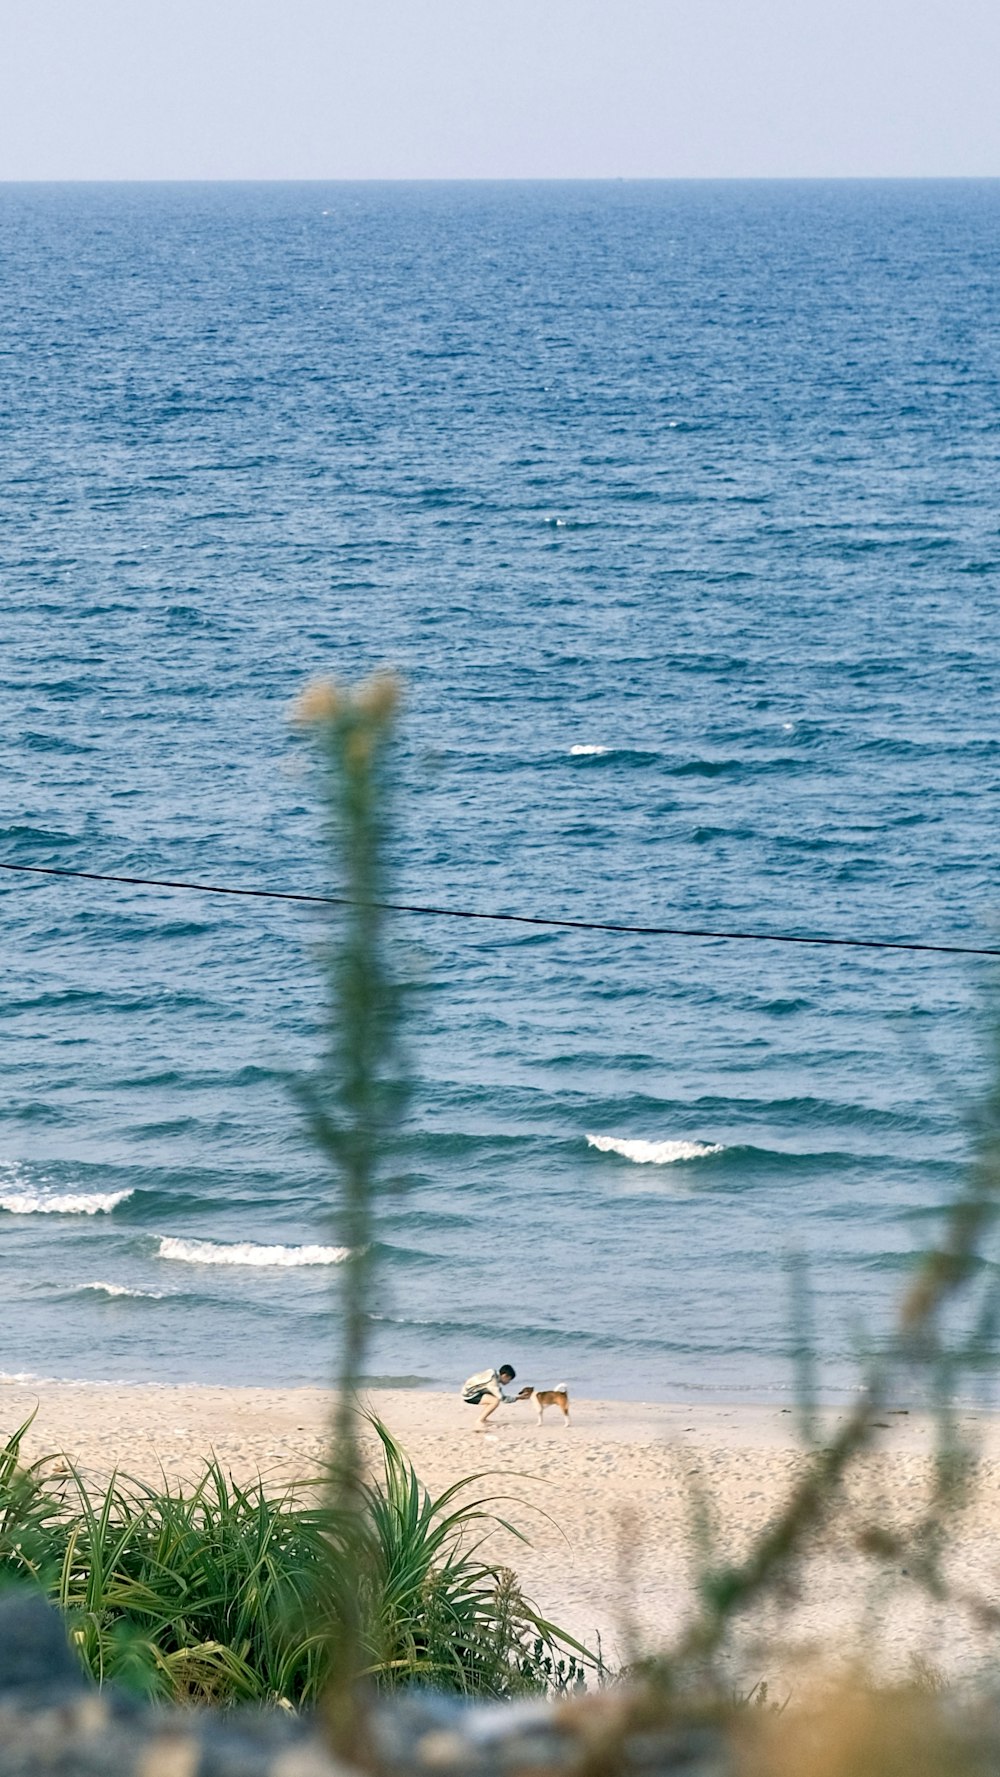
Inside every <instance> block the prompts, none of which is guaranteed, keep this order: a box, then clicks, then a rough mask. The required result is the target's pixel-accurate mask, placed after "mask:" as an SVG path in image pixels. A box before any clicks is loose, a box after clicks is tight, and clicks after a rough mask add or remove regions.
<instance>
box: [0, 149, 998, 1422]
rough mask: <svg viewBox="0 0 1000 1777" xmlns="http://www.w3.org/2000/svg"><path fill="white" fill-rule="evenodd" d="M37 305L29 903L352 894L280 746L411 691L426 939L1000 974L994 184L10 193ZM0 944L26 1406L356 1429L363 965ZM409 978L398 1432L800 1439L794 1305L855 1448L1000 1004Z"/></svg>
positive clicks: (832, 985) (28, 399) (789, 976)
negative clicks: (295, 730)
mask: <svg viewBox="0 0 1000 1777" xmlns="http://www.w3.org/2000/svg"><path fill="white" fill-rule="evenodd" d="M0 256H2V265H3V277H2V279H0V338H2V340H3V351H4V359H3V376H2V378H0V596H2V608H3V626H2V646H0V755H2V756H0V766H2V782H3V786H4V796H3V808H2V811H0V858H2V859H4V860H7V861H10V862H14V863H25V864H53V865H58V866H63V867H70V868H75V869H83V870H97V871H101V870H104V871H113V872H117V873H120V874H125V875H146V876H168V877H174V878H187V879H192V878H194V879H202V880H206V881H213V882H221V883H225V882H231V883H234V884H239V885H245V886H270V887H275V888H282V889H285V888H291V889H303V890H306V891H310V892H317V891H323V890H328V889H331V888H332V889H334V890H335V889H336V887H337V884H336V882H332V881H331V878H330V874H329V867H328V863H327V859H326V856H325V852H324V848H323V841H322V821H321V816H320V810H319V805H318V797H317V786H316V784H315V781H314V779H313V776H312V772H311V768H310V764H309V761H308V759H307V756H306V750H305V748H304V747H303V745H302V743H301V741H298V740H296V739H295V738H294V737H293V736H291V735H290V732H289V728H288V723H287V711H288V707H289V704H290V702H291V700H292V699H293V698H294V696H295V695H296V693H297V692H298V690H299V689H300V688H301V686H302V684H303V683H304V681H306V680H307V679H308V678H309V677H310V676H311V675H314V674H317V673H333V674H334V675H336V676H338V677H340V678H342V679H345V680H353V679H356V678H358V677H360V676H361V675H363V674H365V673H367V672H369V671H370V670H371V669H372V668H373V667H374V666H376V665H378V664H381V663H384V662H391V663H394V664H395V665H397V666H398V667H399V668H400V670H401V671H402V672H403V674H404V675H405V678H406V681H407V699H406V719H405V726H404V732H403V736H402V741H401V747H400V759H399V793H398V798H397V819H398V828H399V838H398V845H397V873H396V884H395V887H396V890H397V891H398V898H399V899H400V900H405V901H410V902H419V903H425V904H427V903H429V904H431V905H435V906H451V907H458V908H461V907H466V908H485V909H494V910H509V911H511V912H521V913H548V914H552V915H554V916H556V917H561V918H566V919H571V920H573V919H582V920H588V919H590V920H594V919H596V920H604V921H610V922H616V923H624V924H639V925H643V924H645V925H650V924H655V925H678V926H699V927H704V928H707V929H713V928H718V927H721V928H735V929H748V928H749V929H755V930H763V931H773V932H781V931H785V932H793V933H794V932H799V933H803V932H805V933H808V932H818V933H824V932H826V933H831V934H834V935H837V934H840V935H857V936H864V937H867V936H876V937H885V938H890V939H932V940H940V941H943V942H946V943H947V942H949V941H950V942H956V943H964V944H976V943H986V944H995V943H996V942H997V936H996V933H997V927H996V917H997V914H998V911H1000V831H998V821H997V791H998V786H1000V538H998V531H997V487H998V484H1000V426H998V422H997V416H998V414H1000V289H998V284H1000V183H993V182H990V181H985V182H982V183H976V182H969V183H962V182H957V181H951V182H942V183H941V184H912V185H907V184H900V185H893V184H880V183H878V182H871V183H865V184H858V185H852V184H851V183H849V182H836V183H831V184H827V185H824V184H823V183H821V182H818V183H809V184H802V185H796V184H774V185H768V184H752V183H750V184H734V185H723V184H719V185H715V184H711V183H697V184H690V185H685V184H676V185H673V184H664V185H657V184H630V183H628V182H625V183H609V184H606V185H587V184H574V185H567V186H547V185H527V186H513V185H512V186H504V185H478V184H477V185H468V186H461V185H455V186H413V187H406V186H378V185H358V186H350V185H332V186H318V185H303V186H260V187H253V186H245V185H244V186H235V185H234V186H228V187H223V186H219V187H211V186H190V187H180V186H174V187H171V186H149V187H139V186H132V187H129V186H120V187H110V186H109V187H98V186H83V185H74V186H72V187H63V188H60V187H54V186H48V187H45V186H22V187H17V186H5V187H2V188H0ZM0 909H2V914H3V922H4V925H3V931H4V950H3V956H4V986H3V995H2V997H0V1020H2V1025H0V1040H2V1050H0V1052H2V1056H3V1092H2V1094H0V1163H2V1164H0V1206H2V1210H0V1299H2V1301H3V1305H4V1327H5V1335H4V1358H3V1361H4V1363H5V1365H6V1366H7V1368H8V1370H9V1372H10V1373H15V1372H16V1373H18V1374H29V1375H32V1374H33V1375H48V1376H53V1375H54V1376H80V1377H86V1378H91V1379H95V1380H99V1379H102V1378H105V1379H108V1378H118V1379H124V1380H134V1381H141V1380H146V1379H156V1380H165V1379H168V1378H177V1379H185V1378H188V1379H194V1380H201V1381H213V1382H223V1383H225V1382H248V1383H250V1382H254V1383H269V1384H270V1383H280V1382H317V1381H321V1380H323V1379H324V1378H326V1377H328V1376H329V1375H330V1374H331V1373H332V1369H333V1354H332V1348H333V1331H332V1327H333V1312H334V1310H333V1303H334V1299H335V1295H336V1287H337V1279H338V1277H340V1278H342V1277H343V1268H342V1265H341V1264H339V1263H338V1258H337V1255H338V1252H339V1250H340V1249H339V1248H338V1235H337V1231H336V1228H335V1226H334V1225H333V1224H332V1223H331V1221H330V1218H329V1206H330V1199H331V1185H330V1181H329V1178H328V1174H327V1171H326V1168H325V1165H324V1163H323V1161H322V1159H321V1158H320V1157H319V1156H318V1155H317V1154H316V1152H315V1151H314V1149H313V1148H312V1146H311V1145H310V1142H309V1140H308V1137H307V1133H306V1131H305V1128H304V1125H303V1119H302V1113H301V1108H300V1105H299V1102H298V1100H297V1098H296V1096H295V1094H294V1092H293V1091H292V1090H291V1089H290V1080H291V1079H292V1078H294V1076H296V1075H298V1074H301V1073H302V1072H303V1071H305V1070H308V1069H310V1068H312V1067H314V1066H316V1065H317V1063H318V1061H319V1058H320V1057H321V1055H322V1053H323V1046H324V1040H325V1039H324V1029H323V1000H322V988H321V984H320V978H319V957H320V954H321V950H322V946H323V944H324V942H325V941H326V940H327V939H328V938H329V936H330V935H331V933H332V932H334V931H335V930H336V916H331V919H330V921H328V920H327V919H326V917H325V916H323V915H322V914H321V913H320V912H318V911H317V910H316V909H309V908H306V907H295V906H290V905H278V904H268V903H261V902H249V901H226V900H223V899H221V898H217V897H209V896H202V895H198V894H194V893H171V892H168V891H166V890H154V889H141V888H127V887H118V888H113V887H111V886H110V885H101V884H97V883H90V884H88V883H82V882H76V883H70V882H65V881H54V880H49V881H46V880H44V879H38V880H32V881H27V880H20V879H16V878H13V877H9V878H3V877H0ZM394 930H395V934H396V939H397V943H398V964H399V968H400V970H401V972H402V973H403V974H404V975H405V976H406V978H407V979H408V980H409V981H411V982H412V983H413V985H414V987H415V989H416V991H414V992H413V993H412V994H411V995H410V996H409V1005H410V1007H411V1017H412V1021H413V1031H412V1034H411V1040H410V1044H409V1056H410V1063H411V1066H412V1069H413V1073H414V1076H415V1078H414V1088H415V1089H414V1093H413V1098H412V1105H411V1110H410V1112H409V1116H408V1121H407V1124H406V1127H405V1129H404V1130H403V1131H402V1133H401V1135H400V1137H399V1139H398V1140H397V1141H396V1142H395V1144H394V1146H393V1151H392V1153H391V1154H390V1155H389V1156H388V1157H387V1160H388V1170H389V1172H390V1173H391V1174H392V1176H393V1178H394V1179H397V1180H398V1181H400V1184H401V1185H402V1187H404V1188H401V1189H398V1190H397V1189H394V1190H393V1191H392V1192H391V1193H390V1194H389V1195H388V1196H387V1198H386V1201H385V1204H384V1207H383V1212H382V1218H381V1225H380V1229H379V1244H378V1252H377V1257H378V1261H379V1270H380V1276H381V1279H382V1283H381V1286H380V1291H379V1294H378V1297H377V1299H376V1301H375V1302H374V1303H373V1313H375V1314H377V1316H378V1318H377V1320H376V1321H375V1332H376V1336H375V1340H374V1350H373V1354H372V1370H373V1374H377V1375H379V1376H383V1377H405V1378H409V1379H411V1380H412V1381H413V1382H414V1384H416V1383H418V1382H424V1383H427V1384H434V1385H439V1386H440V1385H445V1386H448V1387H450V1388H452V1387H457V1386H458V1385H459V1384H460V1383H461V1381H462V1380H463V1378H464V1377H465V1376H467V1375H469V1374H470V1372H472V1371H473V1370H477V1369H481V1368H482V1367H483V1366H484V1365H486V1364H491V1363H495V1362H498V1361H502V1360H510V1361H512V1362H513V1363H514V1364H515V1365H516V1367H517V1371H518V1376H519V1378H522V1377H523V1378H524V1379H525V1380H526V1381H528V1382H532V1383H535V1384H538V1385H539V1386H544V1385H546V1384H547V1383H551V1382H552V1381H553V1380H554V1379H555V1378H557V1377H558V1378H560V1379H562V1380H565V1381H566V1382H567V1384H568V1385H569V1387H570V1389H571V1391H572V1392H573V1394H574V1395H576V1396H580V1395H586V1394H588V1393H589V1394H613V1395H617V1396H621V1397H626V1398H627V1397H630V1396H632V1397H636V1398H644V1399H654V1398H660V1399H663V1398H671V1397H676V1396H679V1395H683V1394H686V1393H700V1392H705V1393H711V1394H713V1395H715V1396H725V1395H726V1394H731V1395H733V1396H734V1397H738V1398H752V1397H753V1396H755V1395H757V1396H768V1395H777V1394H779V1393H780V1392H781V1391H783V1390H787V1389H788V1388H789V1387H790V1386H791V1369H790V1358H791V1349H792V1339H791V1335H790V1331H789V1328H790V1325H791V1322H792V1316H791V1314H790V1311H789V1306H788V1284H787V1256H788V1254H789V1253H790V1252H797V1253H801V1254H802V1255H803V1257H804V1258H805V1259H806V1261H807V1263H808V1267H809V1275H810V1279H811V1285H812V1288H813V1290H814V1292H815V1298H816V1302H815V1319H816V1325H817V1328H818V1336H819V1340H820V1345H821V1350H822V1356H823V1369H822V1373H823V1377H824V1387H825V1389H826V1391H827V1393H828V1394H829V1395H830V1396H831V1397H832V1398H836V1397H839V1398H844V1397H847V1396H849V1394H850V1391H851V1389H852V1387H853V1386H855V1384H856V1380H857V1374H856V1367H855V1363H854V1358H853V1355H852V1354H853V1353H854V1352H855V1351H856V1350H857V1348H858V1344H859V1341H860V1342H861V1343H864V1341H865V1340H868V1339H872V1340H876V1341H877V1339H878V1338H879V1336H880V1335H881V1334H882V1332H883V1331H884V1329H885V1327H886V1326H887V1324H888V1321H889V1316H890V1313H891V1303H892V1301H893V1299H894V1297H895V1295H896V1294H897V1293H898V1291H899V1289H900V1287H901V1285H902V1283H903V1282H904V1281H905V1277H906V1274H907V1268H908V1267H909V1266H910V1264H911V1263H912V1256H913V1254H914V1253H915V1252H916V1251H918V1250H919V1249H920V1247H921V1246H922V1245H923V1244H925V1243H926V1241H927V1240H928V1239H929V1238H930V1236H931V1235H932V1233H933V1231H934V1229H935V1226H936V1221H935V1216H936V1211H937V1208H938V1206H939V1205H940V1204H941V1203H942V1202H943V1201H944V1200H945V1199H946V1198H947V1197H948V1195H949V1193H951V1192H953V1191H954V1190H955V1188H956V1186H957V1184H958V1181H959V1180H960V1177H961V1167H962V1164H963V1160H964V1157H965V1155H966V1152H967V1143H968V1135H967V1129H968V1122H967V1118H966V1111H967V1108H968V1106H969V1104H970V1101H971V1100H972V1099H973V1098H974V1095H975V1092H976V1091H977V1090H978V1089H979V1088H980V1087H981V1085H982V1082H983V1077H984V1067H983V1060H982V1057H983V1053H984V1045H983V1043H982V1041H981V1037H982V1028H981V1020H982V1014H983V1006H984V985H983V984H984V981H985V980H986V977H985V976H984V974H983V973H982V968H981V966H979V965H976V964H973V963H970V962H962V961H960V960H956V959H951V958H944V957H938V958H921V957H917V956H906V955H891V954H889V955H885V954H877V953H865V952H859V953H842V952H838V951H814V950H805V949H802V950H784V949H779V948H778V947H776V946H769V945H761V946H751V945H737V944H727V943H723V942H711V941H704V942H702V941H699V942H692V941H687V942H685V941H683V940H680V939H665V938H661V939H656V938H653V937H642V936H636V935H625V936H615V935H613V934H611V933H600V932H591V933H585V932H579V931H572V930H563V931H559V930H543V929H538V930H534V929H531V928H525V927H519V926H509V927H505V926H496V927H492V926H488V925H478V924H475V925H474V924H472V923H468V924H466V923H464V922H460V921H457V920H444V919H436V920H435V919H420V920H418V919H415V918H407V917H403V916H400V918H399V919H398V920H397V921H396V922H395V927H394ZM588 1137H589V1139H588ZM340 1256H341V1257H342V1256H343V1255H342V1253H341V1254H340ZM95 1279H96V1280H104V1281H100V1282H94V1281H93V1280H95Z"/></svg>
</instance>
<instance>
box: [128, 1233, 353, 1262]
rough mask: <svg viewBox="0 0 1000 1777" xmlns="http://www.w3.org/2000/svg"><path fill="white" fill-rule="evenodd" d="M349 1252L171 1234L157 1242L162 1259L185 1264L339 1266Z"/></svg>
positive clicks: (330, 1248)
mask: <svg viewBox="0 0 1000 1777" xmlns="http://www.w3.org/2000/svg"><path fill="white" fill-rule="evenodd" d="M349 1251H350V1249H349V1248H348V1247H346V1246H257V1245H256V1244H255V1243H254V1242H253V1241H250V1240H242V1241H237V1242H235V1243H234V1244H233V1245H231V1246H227V1245H223V1244H222V1242H220V1241H215V1240H179V1239H176V1238H175V1237H174V1236H173V1235H172V1234H165V1235H164V1236H163V1237H162V1239H161V1241H160V1258H161V1259H178V1260H180V1262H181V1263H182V1264H185V1265H276V1266H281V1267H282V1268H284V1267H286V1266H291V1265H341V1264H343V1262H344V1260H345V1259H346V1258H348V1256H349Z"/></svg>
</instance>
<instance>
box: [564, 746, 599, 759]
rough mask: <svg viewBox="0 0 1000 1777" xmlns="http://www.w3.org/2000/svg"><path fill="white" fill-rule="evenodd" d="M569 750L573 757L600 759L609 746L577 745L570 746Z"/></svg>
mask: <svg viewBox="0 0 1000 1777" xmlns="http://www.w3.org/2000/svg"><path fill="white" fill-rule="evenodd" d="M569 751H570V758H571V759H600V758H603V756H604V754H605V753H606V752H607V751H608V749H607V747H587V746H575V747H570V749H569Z"/></svg>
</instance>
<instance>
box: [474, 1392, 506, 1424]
mask: <svg viewBox="0 0 1000 1777" xmlns="http://www.w3.org/2000/svg"><path fill="white" fill-rule="evenodd" d="M499 1405H500V1396H499V1395H498V1394H484V1396H483V1404H482V1408H481V1409H480V1413H479V1418H478V1419H477V1420H476V1430H477V1431H483V1430H484V1429H485V1426H486V1421H487V1420H488V1419H489V1417H490V1414H491V1413H495V1412H496V1410H497V1408H498V1407H499Z"/></svg>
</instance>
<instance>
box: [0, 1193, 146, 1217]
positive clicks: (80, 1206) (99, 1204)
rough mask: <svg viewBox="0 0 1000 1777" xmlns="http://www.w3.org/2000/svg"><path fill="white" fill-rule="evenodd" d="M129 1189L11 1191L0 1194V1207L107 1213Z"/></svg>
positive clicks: (24, 1212)
mask: <svg viewBox="0 0 1000 1777" xmlns="http://www.w3.org/2000/svg"><path fill="white" fill-rule="evenodd" d="M131 1195H132V1192H131V1190H128V1191H66V1192H58V1193H53V1194H51V1195H50V1194H47V1193H46V1192H44V1191H11V1192H8V1193H6V1194H5V1195H4V1196H2V1197H0V1209H5V1210H6V1211H7V1212H8V1214H9V1215H12V1216H96V1215H110V1213H111V1211H112V1210H113V1209H115V1208H116V1207H117V1205H118V1204H119V1203H124V1202H125V1199H126V1197H131Z"/></svg>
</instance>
